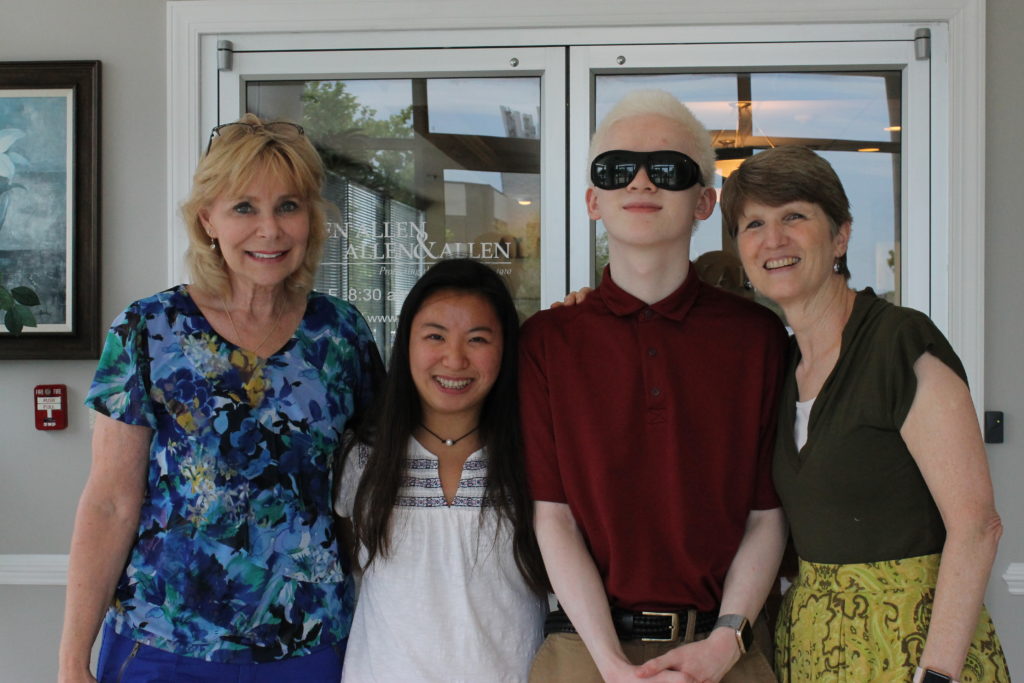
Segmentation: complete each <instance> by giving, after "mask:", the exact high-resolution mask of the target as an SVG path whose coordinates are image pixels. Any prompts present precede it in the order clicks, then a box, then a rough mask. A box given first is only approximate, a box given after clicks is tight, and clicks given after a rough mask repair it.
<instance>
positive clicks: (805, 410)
mask: <svg viewBox="0 0 1024 683" xmlns="http://www.w3.org/2000/svg"><path fill="white" fill-rule="evenodd" d="M814 398H817V396H815V397H814ZM814 398H810V399H807V400H806V401H797V402H796V419H795V420H794V421H793V438H794V439H795V440H796V449H797V450H800V449H801V448H803V447H804V444H805V443H807V423H808V422H810V421H811V408H812V407H813V406H814Z"/></svg>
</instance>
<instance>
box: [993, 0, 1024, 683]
mask: <svg viewBox="0 0 1024 683" xmlns="http://www.w3.org/2000/svg"><path fill="white" fill-rule="evenodd" d="M985 23H986V27H987V30H988V49H987V50H986V58H987V66H988V68H987V72H988V78H987V79H986V86H987V93H986V102H985V106H986V110H987V113H986V121H985V136H986V144H985V154H986V156H987V163H986V166H987V169H986V174H985V182H986V197H985V229H986V235H985V263H986V269H985V271H986V272H985V410H1002V411H1004V413H1005V414H1006V422H1005V424H1004V427H1005V430H1004V431H1005V432H1006V434H1005V438H1006V442H1005V443H1003V444H993V445H990V446H989V447H988V453H989V463H990V465H991V467H992V479H993V481H994V483H995V489H996V504H997V505H998V506H999V512H1000V514H1001V515H1002V517H1003V526H1004V528H1005V531H1004V532H1003V540H1002V542H1001V543H1000V544H999V555H998V556H997V557H996V564H995V568H994V570H993V572H992V574H993V577H992V580H991V581H990V582H989V586H988V593H987V598H986V599H987V602H988V606H989V610H990V611H991V612H992V617H993V619H995V622H996V626H997V627H998V628H999V636H1000V638H1002V641H1003V647H1004V648H1005V649H1006V651H1007V657H1008V658H1009V660H1010V673H1011V674H1012V675H1015V676H1016V677H1017V678H1024V648H1022V647H1021V646H1022V645H1024V595H1016V596H1011V595H1009V594H1008V593H1007V590H1006V582H1005V581H1003V580H1002V578H1000V577H1001V575H1002V574H1003V572H1005V571H1006V567H1007V565H1009V564H1010V563H1011V562H1024V504H1022V503H1021V496H1022V494H1024V405H1022V403H1024V360H1022V359H1021V351H1022V348H1024V346H1022V344H1021V340H1022V339H1024V305H1022V304H1021V293H1022V292H1024V267H1022V259H1024V229H1022V227H1021V220H1022V214H1024V202H1021V188H1020V179H1021V173H1020V171H1019V168H1020V164H1021V162H1022V160H1024V135H1022V134H1021V112H1024V73H1022V72H1021V69H1020V65H1021V64H1022V63H1024V47H1022V44H1021V42H1020V36H1021V35H1024V3H1021V2H1020V0H988V20H987V21H986V22H985Z"/></svg>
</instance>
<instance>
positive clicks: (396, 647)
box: [335, 439, 547, 683]
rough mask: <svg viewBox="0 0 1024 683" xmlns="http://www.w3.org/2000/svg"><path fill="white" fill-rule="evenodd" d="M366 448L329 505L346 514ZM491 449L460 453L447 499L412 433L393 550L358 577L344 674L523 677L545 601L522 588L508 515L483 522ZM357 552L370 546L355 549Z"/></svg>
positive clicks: (360, 680)
mask: <svg viewBox="0 0 1024 683" xmlns="http://www.w3.org/2000/svg"><path fill="white" fill-rule="evenodd" d="M368 457H369V449H367V448H365V447H363V446H357V447H356V448H354V449H353V450H352V452H351V453H350V454H349V456H348V459H347V461H346V463H345V468H344V471H343V474H342V482H341V487H340V491H339V496H338V500H337V501H336V504H335V509H336V511H337V512H338V514H339V515H341V516H342V517H351V516H352V507H353V503H354V501H355V493H356V488H357V486H358V483H359V478H360V477H361V476H362V473H363V469H364V467H365V464H366V460H367V458H368ZM486 483H487V457H486V455H485V454H484V451H482V450H480V451H477V452H475V453H473V454H472V455H470V456H469V458H468V459H467V460H466V463H465V465H464V466H463V468H462V478H461V480H460V482H459V488H458V490H457V492H456V494H455V499H454V501H453V503H452V505H451V506H449V505H447V504H446V502H445V499H444V494H443V493H442V491H441V481H440V479H439V478H438V460H437V456H435V455H434V454H433V453H431V452H430V451H428V450H427V449H425V448H423V446H422V445H420V443H419V442H418V441H416V440H415V439H410V443H409V461H408V468H407V478H406V480H405V482H403V485H402V487H401V488H400V489H399V493H398V503H397V505H396V506H395V511H394V515H393V516H392V538H391V553H390V555H389V556H388V558H387V559H384V560H382V559H380V558H378V559H376V560H375V561H374V563H373V564H372V565H371V566H370V567H369V568H368V569H367V571H366V572H365V574H364V575H363V577H362V581H361V586H360V590H359V598H358V602H357V604H356V613H355V619H354V621H353V623H352V632H351V633H350V635H349V641H348V648H347V651H346V654H345V663H344V667H343V670H342V681H349V682H353V683H364V682H367V681H381V682H386V683H393V682H394V681H444V682H446V683H447V682H449V681H451V682H457V681H458V682H463V681H464V682H466V683H469V682H472V683H486V682H488V681H494V682H498V681H501V682H504V681H524V682H525V681H526V680H527V678H528V675H529V670H530V664H531V662H532V660H533V655H534V653H535V652H536V650H537V648H538V647H539V646H540V643H541V640H542V639H543V633H542V629H543V624H544V616H545V614H546V612H547V604H546V601H545V600H544V599H543V598H541V597H539V596H537V595H535V594H534V593H533V592H531V591H530V589H529V588H527V586H526V584H525V582H524V581H523V578H522V575H521V574H520V573H519V570H518V569H517V568H516V564H515V560H514V558H513V556H512V535H511V533H510V530H509V528H508V525H507V524H502V527H501V530H500V533H496V532H497V529H496V528H495V527H496V525H495V520H494V515H492V514H489V513H488V514H486V517H485V518H484V523H483V524H481V519H480V507H481V502H482V500H483V494H484V489H485V486H486ZM359 556H360V561H361V562H365V559H366V553H365V550H364V549H363V548H360V550H359Z"/></svg>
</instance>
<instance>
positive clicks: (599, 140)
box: [587, 90, 715, 187]
mask: <svg viewBox="0 0 1024 683" xmlns="http://www.w3.org/2000/svg"><path fill="white" fill-rule="evenodd" d="M651 115H654V116H663V117H665V118H666V119H669V120H670V121H673V122H675V123H678V124H679V125H680V126H682V127H683V129H684V130H686V132H687V133H688V134H689V135H690V137H691V138H693V144H694V146H695V147H696V158H695V159H694V161H696V162H697V164H698V165H699V166H700V174H701V180H703V181H704V186H705V187H711V186H712V184H713V182H712V181H713V178H714V173H715V150H714V148H713V147H712V146H711V134H710V133H708V130H707V128H705V127H704V124H702V123H701V122H700V121H698V120H697V117H696V116H694V115H693V112H691V111H690V110H689V109H688V108H687V107H686V105H684V104H683V103H682V102H680V101H679V100H678V99H676V97H675V96H674V95H672V94H671V93H667V92H665V91H664V90H633V91H631V92H629V93H627V94H626V96H625V97H623V98H622V99H621V100H619V102H618V103H617V104H616V105H615V106H614V107H612V110H611V111H609V112H608V114H607V115H606V116H605V117H604V118H603V119H602V120H601V122H600V123H599V124H598V125H597V130H595V131H594V136H593V137H592V138H591V139H590V156H589V157H588V159H587V168H588V169H589V168H590V164H591V163H592V162H593V161H594V157H596V156H597V155H598V154H600V153H601V152H607V151H608V150H607V149H605V145H606V143H605V138H607V136H608V131H609V130H610V129H611V127H612V125H614V124H615V123H617V122H618V121H621V120H622V119H628V118H631V117H634V116H651ZM589 173H590V172H589V170H588V171H587V178H588V179H589V177H590V175H589Z"/></svg>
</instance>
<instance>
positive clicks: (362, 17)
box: [167, 0, 985, 414]
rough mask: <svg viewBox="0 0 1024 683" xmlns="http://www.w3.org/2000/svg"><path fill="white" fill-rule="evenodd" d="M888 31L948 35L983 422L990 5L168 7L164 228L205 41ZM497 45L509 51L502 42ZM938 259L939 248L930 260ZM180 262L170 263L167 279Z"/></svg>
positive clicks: (951, 301) (655, 0)
mask: <svg viewBox="0 0 1024 683" xmlns="http://www.w3.org/2000/svg"><path fill="white" fill-rule="evenodd" d="M881 22H894V23H895V22H906V24H907V30H913V28H914V23H915V22H925V23H928V22H944V23H946V24H947V25H948V27H949V37H948V39H949V50H948V63H945V64H935V65H934V68H936V69H946V70H947V73H948V82H949V96H948V99H947V100H946V101H947V102H948V108H947V109H946V110H945V111H943V112H940V116H948V121H949V137H948V139H942V140H933V149H934V153H935V155H936V161H935V164H936V165H937V166H938V167H944V168H946V169H949V171H948V181H949V184H948V187H949V188H951V190H950V191H949V192H948V198H947V201H946V204H945V205H946V207H948V212H949V221H948V223H947V224H948V226H949V228H948V239H947V240H946V243H947V244H948V250H949V251H948V260H943V261H942V262H940V263H937V264H935V265H936V266H937V267H939V268H945V267H946V264H947V263H948V282H949V283H950V286H949V296H948V304H947V307H946V308H947V311H946V315H947V316H948V321H949V325H948V329H949V336H950V340H951V341H952V343H953V346H954V347H955V348H956V349H957V351H958V352H959V354H960V357H961V359H962V360H963V363H964V366H965V367H966V369H967V374H968V377H969V378H970V382H971V386H972V388H973V395H974V400H975V405H976V406H977V407H978V409H979V414H980V406H981V405H982V404H983V401H984V395H985V393H984V348H985V344H984V342H985V296H984V294H985V283H984V273H985V224H984V222H985V0H904V2H901V3H893V2H891V0H847V1H846V2H844V3H842V5H841V6H839V4H838V3H837V4H836V5H835V6H833V5H829V4H824V3H815V4H813V5H810V4H808V3H806V2H802V1H801V0H779V2H773V3H769V4H765V3H763V2H762V1H761V0H719V2H716V3H705V4H704V6H703V7H697V8H690V7H681V5H680V3H679V2H678V0H648V2H645V3H642V4H640V5H637V4H636V3H631V4H623V3H622V2H621V1H618V0H616V1H612V0H563V1H562V2H559V3H552V2H550V1H549V0H521V1H520V2H516V3H481V2H479V1H478V0H429V1H427V0H350V1H348V2H344V3H337V2H330V1H325V0H296V1H291V2H289V1H283V0H278V1H265V2H249V1H240V0H194V1H189V2H180V1H175V2H169V3H168V4H167V64H168V78H167V88H168V90H167V102H168V131H167V144H168V163H169V165H170V167H169V169H168V207H169V222H168V225H169V226H175V225H177V223H178V206H179V204H180V203H181V201H182V199H183V198H184V197H185V196H186V194H187V191H188V187H189V183H190V181H191V173H192V170H193V169H194V167H195V163H196V161H197V160H198V156H199V149H198V147H199V145H198V141H199V140H200V139H201V137H202V134H201V131H200V130H199V128H200V126H199V99H200V92H201V89H202V88H203V87H204V84H203V82H202V80H201V77H200V39H201V37H202V36H204V35H213V34H225V33H281V32H292V33H295V32H299V33H308V34H310V35H311V36H312V35H314V34H319V35H323V34H325V33H330V32H340V33H346V34H348V35H350V36H352V37H353V40H354V41H355V42H356V43H361V42H363V41H366V40H368V39H369V36H367V35H366V32H386V34H387V36H388V37H389V39H390V40H392V41H395V43H397V44H404V45H406V46H409V47H421V46H422V47H430V46H432V47H445V46H464V47H470V46H479V45H480V43H481V40H482V39H483V38H487V41H488V43H490V44H492V45H498V44H505V45H530V44H532V45H537V44H544V43H543V42H538V41H554V44H559V43H560V44H580V43H581V42H595V43H621V42H624V39H625V38H628V36H629V35H630V33H632V30H631V29H632V28H633V27H638V26H645V27H659V28H658V30H660V31H662V32H664V33H665V34H670V33H671V34H674V35H677V36H680V35H681V34H682V33H684V32H689V34H690V35H694V32H695V31H696V32H697V33H699V35H703V36H705V37H706V38H707V39H722V38H723V36H726V35H729V31H730V28H731V27H734V26H736V25H738V24H740V23H742V24H743V25H748V26H749V25H762V26H763V29H764V30H763V33H764V38H765V39H778V36H777V35H773V31H774V29H776V28H778V25H779V24H786V25H790V26H792V25H799V24H818V25H828V24H839V25H851V26H856V25H859V24H871V23H881ZM695 27H699V29H698V28H695ZM823 28H824V27H823ZM825 30H830V29H825ZM481 32H486V35H483V34H482V33H481ZM499 37H500V38H502V39H503V42H499V43H496V42H494V40H496V39H497V38H499ZM556 38H560V40H557V41H556V40H555V39H556ZM547 44H549V45H550V44H553V43H552V42H548V43H547ZM378 45H380V46H382V47H383V46H384V45H383V44H381V43H379V42H378ZM207 87H208V84H207ZM169 229H171V228H169ZM941 256H942V255H941V254H939V255H936V254H935V250H933V258H940V257H941ZM179 258H180V255H176V254H168V273H169V274H170V273H172V272H174V261H175V259H179ZM933 272H940V271H933ZM933 313H936V314H938V315H942V313H941V312H938V311H935V312H933Z"/></svg>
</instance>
